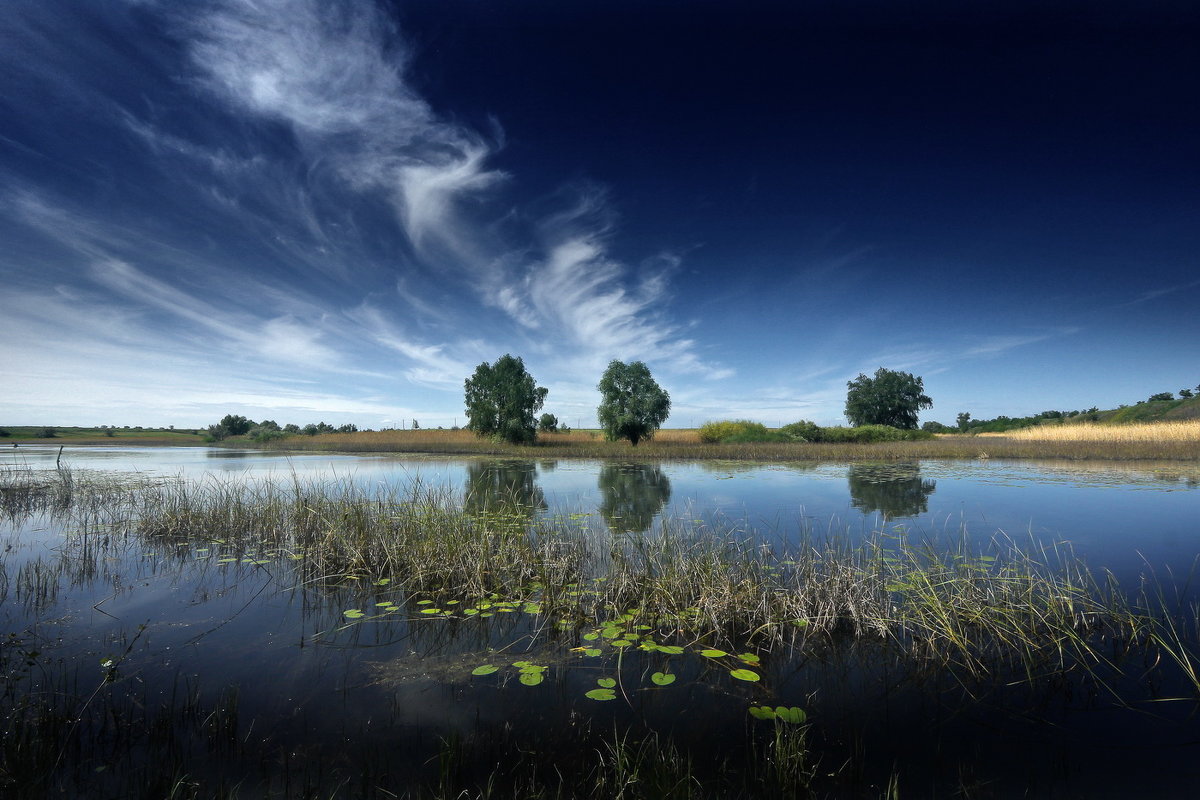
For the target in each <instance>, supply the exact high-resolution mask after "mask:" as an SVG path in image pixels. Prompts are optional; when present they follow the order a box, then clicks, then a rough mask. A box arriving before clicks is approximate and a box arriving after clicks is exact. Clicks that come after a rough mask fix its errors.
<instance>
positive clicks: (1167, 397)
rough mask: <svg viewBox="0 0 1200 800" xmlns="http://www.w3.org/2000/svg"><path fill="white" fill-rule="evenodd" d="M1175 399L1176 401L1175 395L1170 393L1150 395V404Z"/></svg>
mask: <svg viewBox="0 0 1200 800" xmlns="http://www.w3.org/2000/svg"><path fill="white" fill-rule="evenodd" d="M1174 399H1175V395H1173V394H1171V393H1170V392H1159V393H1158V394H1152V395H1150V400H1149V401H1148V402H1151V403H1157V402H1159V401H1161V400H1174Z"/></svg>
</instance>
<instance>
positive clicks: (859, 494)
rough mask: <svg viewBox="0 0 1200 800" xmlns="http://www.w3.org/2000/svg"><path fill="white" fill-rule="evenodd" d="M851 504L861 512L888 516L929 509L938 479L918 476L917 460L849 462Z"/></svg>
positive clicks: (904, 515)
mask: <svg viewBox="0 0 1200 800" xmlns="http://www.w3.org/2000/svg"><path fill="white" fill-rule="evenodd" d="M846 477H847V478H848V479H849V482H850V504H851V505H852V506H854V507H855V508H857V509H858V510H860V511H862V512H863V513H864V514H874V513H875V512H879V513H880V514H883V516H884V517H886V518H888V519H894V518H896V517H915V516H917V515H919V514H924V513H926V512H927V511H928V510H929V495H931V494H933V492H934V490H935V489H936V488H937V481H935V480H933V479H931V478H922V477H921V466H920V465H919V464H851V465H850V467H849V470H848V471H847V473H846Z"/></svg>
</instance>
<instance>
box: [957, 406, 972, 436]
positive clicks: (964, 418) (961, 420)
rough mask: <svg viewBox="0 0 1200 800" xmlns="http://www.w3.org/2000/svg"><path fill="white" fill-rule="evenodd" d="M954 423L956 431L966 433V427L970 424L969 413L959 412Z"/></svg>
mask: <svg viewBox="0 0 1200 800" xmlns="http://www.w3.org/2000/svg"><path fill="white" fill-rule="evenodd" d="M955 421H956V422H958V429H959V430H960V431H962V432H963V433H966V431H967V427H968V426H970V424H971V412H970V411H960V412H959V414H958V417H957V418H956V420H955Z"/></svg>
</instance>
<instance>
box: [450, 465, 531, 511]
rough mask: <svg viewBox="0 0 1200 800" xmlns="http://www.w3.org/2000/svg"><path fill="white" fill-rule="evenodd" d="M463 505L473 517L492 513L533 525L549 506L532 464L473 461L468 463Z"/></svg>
mask: <svg viewBox="0 0 1200 800" xmlns="http://www.w3.org/2000/svg"><path fill="white" fill-rule="evenodd" d="M463 506H464V507H465V508H466V510H467V512H468V513H471V514H488V515H491V516H498V517H501V518H504V519H508V520H513V521H521V522H523V523H529V522H530V521H532V520H533V515H534V514H535V513H536V512H537V511H538V510H540V509H543V508H545V507H546V498H545V496H544V495H543V494H542V490H541V489H540V488H539V487H538V485H537V466H536V465H535V464H534V463H533V462H532V461H472V462H470V463H469V464H467V488H466V496H465V497H464V498H463Z"/></svg>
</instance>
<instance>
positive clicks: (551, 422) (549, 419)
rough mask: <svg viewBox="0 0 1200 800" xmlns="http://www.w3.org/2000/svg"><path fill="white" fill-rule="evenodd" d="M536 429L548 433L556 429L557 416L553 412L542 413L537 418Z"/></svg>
mask: <svg viewBox="0 0 1200 800" xmlns="http://www.w3.org/2000/svg"><path fill="white" fill-rule="evenodd" d="M538 430H539V431H549V432H550V433H553V432H554V431H556V430H558V417H556V416H554V415H553V414H542V416H541V418H540V419H539V420H538Z"/></svg>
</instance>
